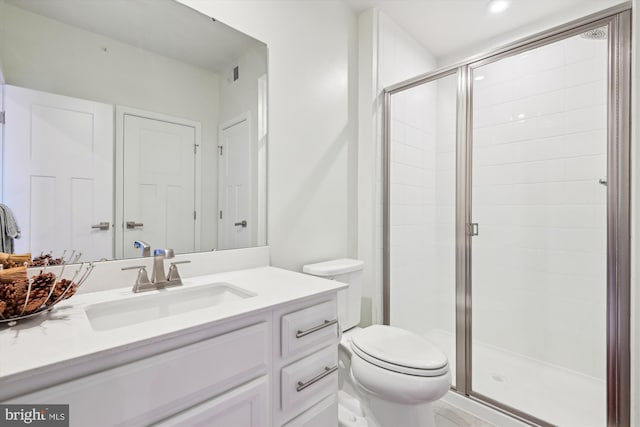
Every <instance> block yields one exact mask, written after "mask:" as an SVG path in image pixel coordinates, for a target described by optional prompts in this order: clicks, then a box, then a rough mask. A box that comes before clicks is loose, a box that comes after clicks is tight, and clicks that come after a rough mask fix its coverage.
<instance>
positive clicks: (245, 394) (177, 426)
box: [153, 376, 269, 427]
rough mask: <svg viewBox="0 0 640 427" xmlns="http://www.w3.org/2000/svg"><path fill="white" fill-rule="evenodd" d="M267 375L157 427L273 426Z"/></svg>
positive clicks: (167, 420) (184, 412) (171, 418)
mask: <svg viewBox="0 0 640 427" xmlns="http://www.w3.org/2000/svg"><path fill="white" fill-rule="evenodd" d="M268 419H269V380H268V379H267V377H266V376H264V377H261V378H258V379H256V380H253V381H251V382H250V383H248V384H244V385H242V386H240V387H237V388H234V389H233V390H230V391H228V392H226V393H224V394H222V395H221V396H217V397H215V398H213V399H209V400H207V401H205V402H203V403H201V404H199V405H196V406H194V407H192V408H189V409H187V410H186V411H183V412H181V413H179V414H177V415H174V416H172V417H170V418H167V419H165V420H163V421H161V422H159V423H157V424H154V425H153V427H196V426H203V427H204V426H206V427H235V426H237V427H264V426H266V425H268V424H269V421H268Z"/></svg>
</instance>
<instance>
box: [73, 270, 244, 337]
mask: <svg viewBox="0 0 640 427" xmlns="http://www.w3.org/2000/svg"><path fill="white" fill-rule="evenodd" d="M255 295H256V294H254V293H252V292H249V291H247V290H245V289H241V288H238V287H237V286H234V285H232V284H230V283H224V282H221V283H212V284H209V285H203V286H197V287H188V288H179V289H176V288H174V289H169V290H159V291H151V292H150V293H148V294H140V295H137V296H135V297H133V298H127V299H125V300H118V301H109V302H102V303H98V304H93V305H90V306H88V307H87V308H85V312H86V313H87V317H88V318H89V322H90V323H91V327H92V328H93V329H94V330H96V331H106V330H109V329H117V328H122V327H124V326H130V325H134V324H136V323H142V322H150V321H153V320H155V319H161V318H164V317H169V316H175V315H178V314H183V313H188V312H191V311H194V310H199V309H202V308H208V307H213V306H216V305H220V304H225V303H227V302H230V301H236V300H240V299H244V298H250V297H253V296H255Z"/></svg>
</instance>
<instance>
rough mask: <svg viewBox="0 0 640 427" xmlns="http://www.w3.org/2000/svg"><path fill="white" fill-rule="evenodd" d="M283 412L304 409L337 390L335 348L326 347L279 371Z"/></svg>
mask: <svg viewBox="0 0 640 427" xmlns="http://www.w3.org/2000/svg"><path fill="white" fill-rule="evenodd" d="M280 379H281V382H280V385H281V402H280V407H281V409H282V411H284V412H286V411H289V410H291V409H295V410H297V411H299V410H302V409H304V408H307V407H309V406H311V405H313V404H314V403H316V402H317V401H319V400H320V399H322V398H323V397H326V396H328V395H329V394H331V393H335V392H336V391H337V390H338V348H337V347H335V346H331V347H326V348H324V349H322V350H321V351H319V352H317V353H315V354H313V355H311V356H308V357H305V358H304V359H301V360H299V361H297V362H295V363H292V364H291V365H289V366H287V367H285V368H282V371H281V375H280Z"/></svg>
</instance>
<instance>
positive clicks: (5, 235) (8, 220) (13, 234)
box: [0, 203, 20, 254]
mask: <svg viewBox="0 0 640 427" xmlns="http://www.w3.org/2000/svg"><path fill="white" fill-rule="evenodd" d="M19 238H20V227H18V223H17V222H16V218H15V217H14V216H13V212H11V209H9V207H8V206H7V205H3V204H2V203H0V252H4V253H7V254H12V253H13V239H19Z"/></svg>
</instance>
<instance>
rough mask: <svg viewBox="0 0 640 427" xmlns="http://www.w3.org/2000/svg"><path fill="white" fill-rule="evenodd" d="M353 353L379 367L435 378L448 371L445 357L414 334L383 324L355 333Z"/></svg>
mask: <svg viewBox="0 0 640 427" xmlns="http://www.w3.org/2000/svg"><path fill="white" fill-rule="evenodd" d="M352 348H353V351H354V352H355V353H356V354H357V355H359V356H360V357H362V358H363V359H365V360H367V361H368V362H370V363H372V364H374V365H377V366H379V367H381V368H385V369H389V370H392V371H395V372H400V373H405V374H410V375H420V376H438V375H444V374H446V372H447V371H448V369H449V367H448V361H447V356H446V355H445V354H444V353H443V352H442V351H440V350H439V349H438V348H436V347H435V346H434V345H433V344H431V343H430V342H429V341H427V340H426V339H424V338H423V337H421V336H420V335H418V334H415V333H413V332H410V331H406V330H404V329H400V328H395V327H393V326H386V325H372V326H369V327H368V328H365V329H363V330H362V331H361V332H359V333H357V334H355V335H354V336H353V339H352Z"/></svg>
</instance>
